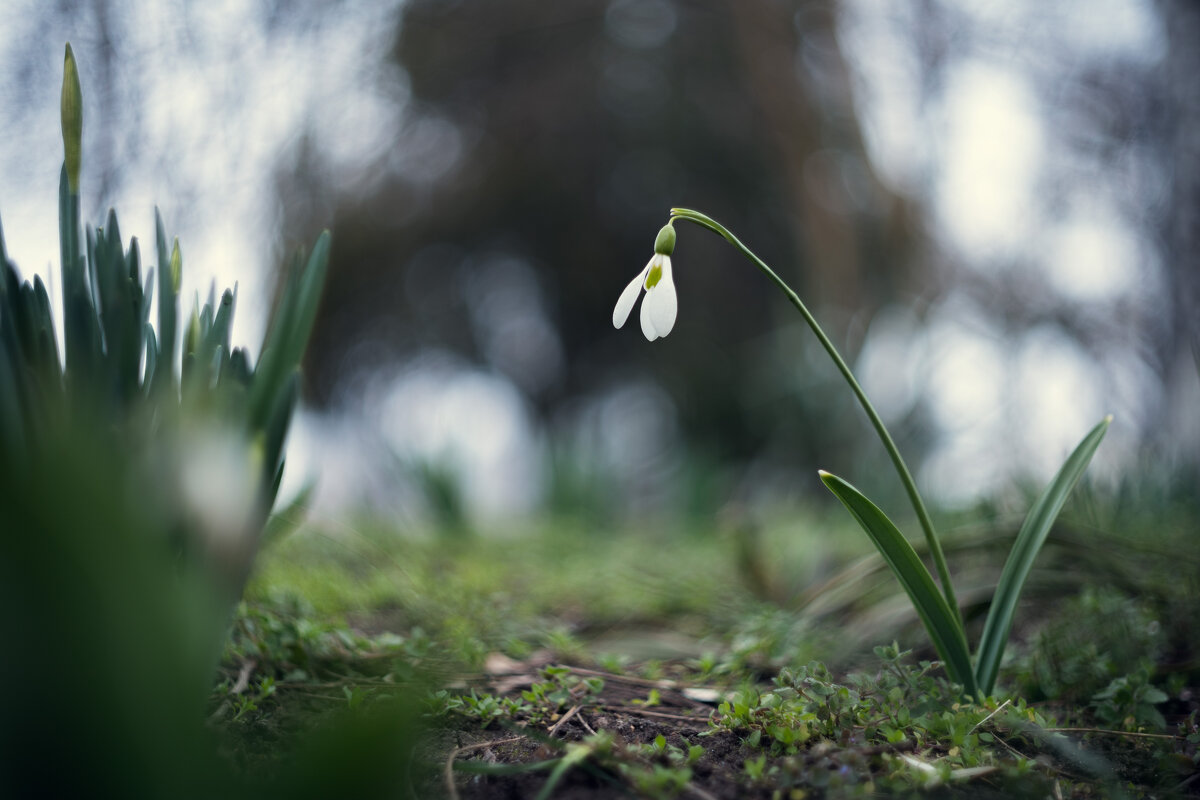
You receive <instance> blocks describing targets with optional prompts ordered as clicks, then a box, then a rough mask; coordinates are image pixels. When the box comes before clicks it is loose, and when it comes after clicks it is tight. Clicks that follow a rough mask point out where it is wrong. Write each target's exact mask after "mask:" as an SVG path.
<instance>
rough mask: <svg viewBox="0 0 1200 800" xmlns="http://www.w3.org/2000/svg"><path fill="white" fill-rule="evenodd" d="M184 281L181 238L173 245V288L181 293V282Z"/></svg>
mask: <svg viewBox="0 0 1200 800" xmlns="http://www.w3.org/2000/svg"><path fill="white" fill-rule="evenodd" d="M182 281H183V256H182V255H180V253H179V239H178V238H176V239H175V244H174V245H172V247H171V288H172V289H174V290H175V293H176V294H178V293H179V284H180V283H181V282H182Z"/></svg>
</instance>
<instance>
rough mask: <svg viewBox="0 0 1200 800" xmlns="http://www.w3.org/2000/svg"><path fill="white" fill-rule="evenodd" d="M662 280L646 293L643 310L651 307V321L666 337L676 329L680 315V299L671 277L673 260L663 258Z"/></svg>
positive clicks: (657, 331)
mask: <svg viewBox="0 0 1200 800" xmlns="http://www.w3.org/2000/svg"><path fill="white" fill-rule="evenodd" d="M662 271H663V274H662V280H660V281H659V282H658V285H657V286H655V287H654V288H653V289H650V290H648V291H647V292H646V299H645V300H643V301H642V308H645V307H646V306H649V307H650V321H651V322H652V323H653V324H654V330H655V332H656V333H657V334H658V335H659V336H666V335H667V334H668V333H670V332H671V329H672V328H674V327H675V317H676V316H677V315H678V313H679V299H678V298H677V297H676V296H675V280H674V279H673V278H672V277H671V258H670V256H663V257H662Z"/></svg>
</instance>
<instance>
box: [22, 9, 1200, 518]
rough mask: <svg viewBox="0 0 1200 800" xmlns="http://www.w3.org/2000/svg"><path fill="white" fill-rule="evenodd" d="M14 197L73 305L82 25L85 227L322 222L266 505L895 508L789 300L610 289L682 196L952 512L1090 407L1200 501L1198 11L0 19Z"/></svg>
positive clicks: (1004, 478) (252, 237)
mask: <svg viewBox="0 0 1200 800" xmlns="http://www.w3.org/2000/svg"><path fill="white" fill-rule="evenodd" d="M0 32H2V33H0V109H3V110H4V112H3V114H2V115H0V215H2V218H3V221H4V233H5V238H6V240H7V244H8V251H9V254H10V257H11V258H13V259H14V260H15V261H16V263H17V264H18V265H19V267H20V268H21V270H22V273H23V275H24V276H25V277H29V276H31V274H32V273H33V272H40V273H41V274H42V275H43V278H44V279H46V280H47V281H48V283H49V285H50V286H51V289H52V293H56V292H57V291H58V288H59V287H58V286H57V282H56V280H55V277H54V272H55V271H56V270H57V265H58V252H57V223H56V213H55V212H56V207H55V203H54V194H53V187H54V186H55V185H56V180H57V173H58V170H59V166H60V163H61V142H60V140H59V138H58V130H59V128H58V103H57V98H58V92H59V87H60V81H61V68H62V63H61V60H62V46H63V42H65V41H68V40H69V41H70V42H71V43H72V46H73V48H74V51H75V53H76V56H77V59H78V61H79V64H80V71H81V74H82V76H83V81H84V86H83V90H84V92H83V93H84V98H85V108H84V113H85V125H84V130H85V139H84V164H83V197H82V203H83V215H84V217H85V219H88V220H92V221H97V220H100V219H102V214H103V213H104V212H105V211H106V209H107V208H108V207H109V206H113V207H116V208H117V209H118V210H119V211H120V213H121V219H122V221H123V222H124V224H125V230H126V233H130V232H132V233H134V234H136V235H138V236H139V238H140V239H142V240H143V241H146V240H149V239H150V238H151V235H152V232H153V209H154V205H155V204H156V203H157V204H159V206H160V207H161V211H162V213H163V216H164V219H165V221H166V226H167V229H168V232H169V233H174V234H176V235H178V236H179V237H180V240H181V245H182V248H183V252H184V255H185V258H184V263H185V265H187V266H186V272H185V276H184V286H185V289H186V290H187V291H199V292H200V293H201V294H202V295H203V294H206V293H207V291H208V287H209V284H210V282H211V281H213V280H215V281H216V282H217V284H218V286H219V287H224V286H225V285H231V284H232V283H234V282H235V281H236V282H237V283H238V284H239V287H240V291H239V298H240V299H239V303H240V304H241V306H242V307H241V308H240V309H239V312H238V323H237V327H236V328H235V331H234V339H235V341H237V342H240V343H248V342H254V341H258V340H259V339H260V334H261V331H262V329H263V328H264V327H265V324H266V319H265V315H266V309H267V308H268V307H269V305H270V300H271V297H272V295H273V293H274V291H275V288H274V287H275V286H276V283H277V280H278V276H279V275H280V274H281V270H280V267H281V266H283V264H284V259H283V254H285V253H288V252H291V251H292V250H293V249H294V248H295V247H296V246H297V245H299V244H302V243H304V242H311V241H312V240H313V238H314V236H315V234H316V232H317V231H319V230H320V229H321V228H324V227H330V228H332V230H333V232H334V250H333V255H332V260H331V272H330V282H329V285H328V288H327V293H326V297H325V300H324V303H323V306H322V310H321V314H320V318H319V320H318V323H317V328H316V331H315V334H314V341H313V344H312V347H311V348H310V351H309V354H308V358H307V360H306V381H307V385H306V387H305V410H304V412H303V413H302V414H301V416H300V418H299V420H298V423H297V425H296V428H295V429H294V431H293V435H292V440H291V444H290V451H289V452H290V456H289V468H288V474H287V484H288V488H287V489H285V492H286V491H291V492H293V493H294V492H296V491H298V490H299V488H300V487H302V486H304V485H306V484H308V483H311V482H314V481H316V488H315V491H314V494H313V495H312V503H313V506H314V512H315V513H324V514H330V515H333V514H337V513H341V512H342V511H344V510H346V509H363V508H366V509H370V510H372V511H374V512H376V513H383V514H388V515H391V516H394V517H396V518H397V519H401V520H405V519H412V520H414V521H422V520H430V519H432V520H434V521H439V522H442V523H446V524H455V525H458V524H464V523H465V524H478V523H484V522H485V521H487V520H489V519H494V518H498V517H507V516H512V515H525V514H536V513H544V512H554V513H569V514H577V515H581V516H585V517H588V518H592V519H597V520H613V519H621V518H628V517H631V516H650V517H656V516H659V515H674V514H688V515H711V514H713V513H716V512H718V511H719V510H720V509H721V508H722V507H724V506H726V505H728V504H730V503H737V504H739V505H742V506H747V507H751V508H755V507H768V506H778V505H779V504H784V505H786V504H789V503H801V502H808V501H809V498H817V497H820V498H821V500H820V502H832V500H826V499H825V498H824V497H821V494H820V492H819V489H820V486H819V482H818V481H817V480H816V476H815V472H816V469H817V468H818V467H820V468H824V469H828V470H830V471H834V472H837V473H839V474H844V475H846V476H847V477H848V478H850V479H851V480H853V481H854V482H855V483H856V484H858V485H860V486H861V487H862V488H863V489H864V491H866V492H867V493H868V494H871V495H872V496H876V495H878V494H883V495H886V493H888V492H898V487H897V486H896V485H895V484H894V479H893V478H892V477H891V476H890V470H889V469H888V468H887V466H886V461H885V458H884V455H883V453H882V451H881V450H880V449H879V446H878V443H877V441H876V440H875V439H874V437H873V435H872V433H871V432H870V429H869V427H868V426H867V424H866V422H865V419H864V418H863V417H862V414H861V412H860V410H859V409H858V408H857V407H856V406H855V405H854V404H853V402H852V398H851V397H850V395H849V393H848V392H847V391H846V389H845V387H844V385H842V383H841V379H840V377H839V376H838V375H837V374H836V373H835V371H834V370H833V367H832V365H830V364H829V363H828V362H827V360H826V358H825V357H824V355H823V354H822V353H821V352H819V350H818V348H817V346H816V342H815V341H814V340H813V339H812V336H811V334H810V333H809V332H808V331H807V329H806V328H805V327H804V326H803V323H802V322H801V320H800V319H799V317H798V316H796V315H795V313H794V310H793V309H791V307H790V306H789V305H788V304H787V302H786V300H785V299H784V298H783V297H781V296H779V295H778V294H777V292H775V291H773V290H772V289H771V287H770V286H769V285H768V284H767V282H766V281H765V280H763V279H762V277H761V276H760V275H758V274H757V272H756V271H755V270H754V269H753V268H752V267H751V266H750V265H749V264H748V263H746V262H744V261H743V260H741V259H740V257H739V256H738V255H737V254H736V253H735V252H734V251H733V250H732V249H730V248H729V247H727V246H725V245H724V244H723V243H722V242H721V241H720V240H718V239H717V238H715V237H713V236H712V235H711V234H709V233H707V232H705V231H703V230H701V229H699V228H695V227H688V226H684V225H681V226H680V227H679V243H678V246H677V249H676V253H675V265H676V269H675V273H676V283H677V287H678V291H679V303H680V313H679V321H678V323H677V325H676V328H675V330H674V332H673V333H672V334H671V336H669V337H668V338H666V339H665V340H660V341H656V342H654V343H652V344H651V343H647V342H646V341H645V340H644V339H643V338H642V337H641V334H640V333H639V332H638V331H637V327H636V325H633V326H629V327H627V328H626V329H624V330H621V331H615V330H613V329H612V326H611V311H612V305H613V303H614V302H615V301H616V298H617V295H618V294H619V293H620V291H621V289H622V288H623V287H624V286H625V284H626V283H627V282H628V281H629V280H630V279H631V278H632V277H633V275H634V274H636V272H637V271H638V270H640V269H641V267H642V266H643V265H644V264H645V262H646V260H647V259H648V258H649V256H650V254H651V248H652V245H653V242H654V236H655V234H656V232H657V230H658V228H659V227H660V226H661V225H662V224H663V223H664V222H665V220H666V218H667V212H668V209H669V208H670V207H672V206H686V207H691V208H695V209H698V210H701V211H703V212H705V213H708V214H709V215H711V216H713V217H715V218H716V219H718V220H720V221H722V222H723V223H724V224H726V225H727V226H728V227H729V228H731V229H732V230H733V231H734V232H735V233H737V234H738V235H739V237H740V238H742V240H743V241H745V242H746V243H747V244H749V246H750V247H751V248H752V249H754V250H755V251H756V252H758V253H759V254H760V255H761V256H762V257H763V258H764V259H765V260H766V261H767V262H768V263H770V264H772V265H773V266H774V267H775V268H776V269H777V271H778V272H780V273H781V274H782V275H783V277H784V278H785V279H786V280H788V281H789V282H790V283H792V285H793V286H795V287H796V288H797V290H798V291H799V292H800V294H801V295H802V296H803V297H804V298H805V300H806V301H807V302H808V303H809V304H810V305H811V306H812V307H813V308H814V309H815V311H816V313H817V316H818V317H819V318H820V319H821V320H822V322H823V324H824V325H825V326H826V327H827V329H828V330H829V331H830V333H831V334H832V335H833V337H834V339H835V341H837V342H838V344H839V347H841V348H842V350H843V352H844V353H845V354H846V355H847V356H848V358H849V359H850V360H851V362H852V363H853V364H854V366H855V369H856V371H857V372H858V373H859V375H860V377H861V379H862V382H863V383H864V385H865V387H866V389H867V391H868V393H869V394H870V395H871V396H872V397H873V398H874V399H875V401H876V403H877V404H878V406H879V410H880V412H881V413H882V415H883V416H884V418H885V419H886V420H887V421H888V423H889V425H891V426H892V427H893V432H894V433H895V434H896V435H897V438H898V439H899V440H900V446H901V449H902V450H903V451H904V452H905V453H906V454H908V457H909V459H910V461H911V462H912V463H913V465H914V466H915V467H916V468H917V470H918V479H919V481H920V483H921V484H922V486H923V487H924V488H925V489H927V490H928V492H929V493H930V495H931V497H932V498H933V499H934V501H935V502H939V503H941V504H943V505H944V506H947V507H955V506H963V505H965V504H969V503H973V502H976V501H979V500H988V501H990V502H1004V498H1005V497H1007V496H1009V495H1011V494H1013V493H1014V492H1017V491H1018V490H1019V489H1020V488H1021V487H1022V486H1023V485H1025V483H1026V482H1028V481H1039V482H1040V481H1042V480H1045V479H1046V478H1047V477H1048V476H1049V475H1050V474H1052V472H1053V471H1054V470H1055V469H1056V468H1057V466H1058V464H1059V463H1060V462H1061V459H1062V458H1063V457H1064V456H1065V454H1066V453H1067V452H1068V450H1069V449H1070V447H1071V446H1073V445H1074V443H1075V442H1076V441H1078V439H1079V438H1080V437H1081V436H1082V435H1083V433H1084V432H1085V431H1086V430H1088V429H1089V428H1090V427H1091V426H1092V425H1093V424H1095V422H1096V421H1097V420H1099V419H1100V418H1101V417H1102V416H1103V415H1104V414H1106V413H1113V414H1114V415H1115V416H1116V423H1115V424H1114V426H1113V428H1112V431H1111V433H1110V435H1109V438H1108V440H1107V441H1106V442H1105V445H1104V447H1103V448H1101V451H1100V453H1099V454H1098V456H1097V461H1096V463H1095V464H1094V466H1093V468H1092V472H1091V476H1092V479H1093V480H1095V481H1098V482H1101V483H1105V484H1107V485H1110V486H1115V487H1119V488H1123V489H1127V488H1128V487H1129V486H1130V485H1131V482H1132V483H1136V481H1134V480H1133V479H1134V478H1135V477H1136V478H1137V479H1138V480H1141V479H1143V478H1145V477H1147V476H1149V477H1150V478H1152V479H1153V480H1155V481H1157V485H1158V486H1159V487H1160V488H1161V487H1164V486H1165V487H1167V489H1168V490H1169V491H1178V492H1183V493H1185V494H1187V495H1194V493H1195V491H1196V490H1197V489H1198V488H1200V480H1198V479H1197V475H1198V474H1200V473H1198V463H1200V458H1198V456H1200V379H1198V377H1197V372H1198V368H1197V360H1196V352H1197V349H1196V348H1197V342H1200V317H1198V311H1200V264H1198V260H1200V255H1198V254H1200V133H1198V131H1200V81H1198V80H1197V79H1196V76H1197V75H1200V48H1198V47H1197V45H1196V42H1200V6H1198V5H1197V4H1195V3H1193V2H1191V0H1158V1H1157V2H1151V1H1150V0H1090V1H1089V2H1072V3H1061V4H1053V5H1052V6H1051V5H1048V4H1045V3H1041V2H1037V1H1036V0H1021V1H1020V2H987V1H986V0H972V2H948V0H910V1H907V2H905V1H902V0H839V1H838V2H799V1H798V0H796V1H793V2H783V1H782V0H739V1H738V2H735V1H734V0H574V1H573V2H569V3H565V2H559V3H545V2H541V3H539V2H533V0H504V2H484V1H483V0H459V1H457V2H455V1H453V0H408V2H395V1H393V2H366V1H365V0H363V1H362V2H353V1H350V0H347V1H345V2H338V1H337V0H301V1H300V2H292V3H282V2H267V1H261V2H252V1H250V0H245V1H243V2H234V1H230V2H218V1H214V2H205V3H188V2H150V1H149V0H126V1H125V2H120V1H119V0H93V1H92V2H89V3H82V4H80V3H72V2H66V1H65V0H63V1H62V2H43V1H42V0H8V2H5V3H4V4H3V7H2V8H0Z"/></svg>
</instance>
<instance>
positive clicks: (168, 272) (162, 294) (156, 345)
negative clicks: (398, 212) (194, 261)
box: [0, 44, 329, 583]
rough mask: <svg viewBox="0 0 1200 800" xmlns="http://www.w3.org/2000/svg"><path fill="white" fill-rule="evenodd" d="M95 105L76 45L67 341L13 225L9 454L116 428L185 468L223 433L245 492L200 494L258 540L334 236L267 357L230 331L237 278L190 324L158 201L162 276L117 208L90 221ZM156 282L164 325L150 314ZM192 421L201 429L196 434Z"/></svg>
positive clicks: (241, 569) (174, 249)
mask: <svg viewBox="0 0 1200 800" xmlns="http://www.w3.org/2000/svg"><path fill="white" fill-rule="evenodd" d="M82 108H83V102H82V94H81V89H80V83H79V73H78V70H77V67H76V63H75V57H74V55H73V53H72V51H71V46H70V45H69V44H68V45H67V48H66V55H65V59H64V66H63V86H62V111H61V113H62V136H63V148H64V155H65V157H64V163H63V167H62V172H61V178H60V181H59V205H58V208H59V244H60V249H61V258H62V264H61V269H62V273H61V274H62V282H61V290H62V300H63V308H62V317H61V320H62V334H63V335H62V340H61V341H62V342H63V352H62V354H61V357H60V353H59V341H60V340H59V336H58V333H57V332H56V329H55V321H54V315H53V313H52V311H51V304H50V297H49V294H48V292H47V290H46V286H45V284H44V283H43V282H42V279H41V277H40V276H36V277H35V278H34V280H33V282H32V283H31V282H29V281H27V280H26V281H21V280H20V279H19V277H18V275H17V272H16V269H15V268H14V267H13V266H12V264H11V263H10V262H9V259H8V254H7V252H6V250H5V246H4V238H3V233H2V232H0V459H4V460H5V462H7V463H5V464H4V466H7V467H11V468H13V469H16V470H20V468H21V465H22V464H23V463H25V462H26V461H27V460H28V459H29V458H30V457H31V456H32V455H34V454H36V453H37V452H38V451H39V449H40V448H43V447H44V446H45V443H46V442H47V440H48V439H49V438H51V437H54V436H56V435H62V433H63V432H64V431H66V430H68V429H69V430H75V429H81V428H87V429H88V430H89V431H98V432H101V435H108V436H111V437H112V441H111V442H109V443H108V444H109V445H110V446H111V447H112V449H113V452H120V453H122V454H134V456H135V458H136V456H137V455H138V454H139V453H141V454H142V455H144V456H145V457H146V460H147V461H149V462H152V463H151V469H152V470H153V469H156V468H159V467H163V466H167V465H171V464H174V465H179V462H181V461H182V462H183V465H182V466H183V467H184V468H185V471H186V467H187V462H188V461H189V459H190V460H193V461H196V460H199V456H198V455H197V454H196V453H194V452H189V446H191V445H195V448H193V449H200V448H201V447H209V446H211V445H212V439H213V436H212V435H210V434H213V433H216V434H217V438H220V439H222V440H224V441H227V442H230V443H231V447H230V448H227V449H232V450H234V451H235V452H236V453H238V454H239V455H237V456H235V458H234V460H235V461H237V462H238V463H239V464H241V465H242V466H243V467H244V470H243V471H242V473H240V474H239V475H238V476H237V477H238V478H244V479H245V480H243V481H240V483H241V484H242V485H243V486H242V488H243V493H244V497H242V498H235V497H230V496H224V497H221V496H217V497H205V496H204V494H203V492H201V493H200V494H201V499H203V500H207V501H209V503H208V504H209V505H210V506H226V508H216V509H211V510H213V511H215V513H216V516H217V517H218V518H221V517H222V514H225V512H226V511H227V510H228V507H229V506H234V507H237V510H238V511H239V512H240V513H239V514H238V515H237V516H236V518H235V519H234V520H233V524H234V527H236V528H237V530H235V531H223V532H229V533H234V534H236V537H235V538H240V539H247V538H249V539H253V537H255V536H256V535H257V534H258V532H259V531H260V530H261V529H262V527H263V525H264V523H265V522H266V519H267V516H268V514H269V513H270V510H271V507H272V505H273V503H274V500H275V497H276V494H277V493H278V490H279V484H280V481H281V478H282V475H283V462H284V458H283V445H284V439H285V436H286V433H287V429H288V425H289V422H290V420H291V417H292V413H293V410H294V407H295V404H296V401H297V396H298V389H299V363H300V358H301V356H302V355H303V353H304V348H305V346H306V344H307V342H308V338H309V334H310V332H311V330H312V327H313V322H314V319H315V316H316V311H317V305H318V301H319V300H320V294H321V289H322V286H323V284H324V280H325V273H326V265H327V262H328V257H329V234H328V232H325V233H323V234H322V235H321V236H320V237H319V238H318V239H317V242H316V245H315V246H314V248H313V250H312V254H311V255H310V256H309V257H308V258H307V259H306V260H305V259H303V258H298V259H297V261H296V263H295V265H294V268H293V270H292V272H291V274H290V276H289V280H288V282H287V285H286V287H285V288H284V291H283V292H282V294H281V297H280V300H279V303H278V305H277V306H276V308H275V312H274V315H273V319H272V322H271V324H270V326H269V328H268V331H267V334H266V338H265V340H264V342H263V343H262V348H261V351H260V357H259V359H258V363H257V364H254V363H253V362H252V361H251V357H250V355H249V353H248V352H247V351H246V350H245V349H244V348H240V347H234V346H232V345H231V342H230V338H231V329H232V326H233V315H234V309H235V307H236V304H237V292H236V287H235V289H234V290H233V291H230V290H226V291H224V292H223V293H222V294H221V296H220V299H219V300H218V299H217V297H216V292H215V286H214V289H213V291H212V292H211V293H210V295H209V298H208V301H207V302H206V303H204V305H203V306H201V304H200V299H199V296H198V295H197V297H196V300H195V303H194V306H193V309H192V312H191V315H190V317H188V318H187V319H186V323H185V324H184V325H183V326H182V330H181V325H180V297H179V295H180V281H181V274H182V269H183V264H182V257H181V254H180V249H179V242H178V240H174V241H172V242H171V243H168V239H167V236H166V234H165V232H164V228H163V221H162V217H161V216H159V215H158V214H157V212H156V230H155V233H156V236H155V255H156V256H157V262H158V266H157V274H155V269H154V268H153V267H148V266H147V267H144V265H143V257H142V253H141V249H140V246H139V244H138V241H137V239H136V238H135V239H132V240H130V242H129V244H128V246H126V245H124V244H123V242H122V238H121V230H120V228H119V226H118V224H117V215H116V213H115V212H113V211H110V212H109V213H108V217H107V219H106V220H105V222H104V224H103V225H102V226H99V227H95V228H93V227H92V226H91V225H87V226H85V227H81V223H80V171H81V164H82V136H83V111H82ZM143 269H145V278H144V279H143ZM156 289H157V292H158V298H157V300H158V302H157V327H156V326H155V325H153V324H152V323H151V319H150V316H151V303H152V299H153V296H154V293H155V290H156ZM200 421H203V422H200ZM193 425H194V426H195V427H197V428H199V429H200V431H199V432H198V433H197V434H196V435H194V436H192V437H191V439H189V437H188V434H187V430H188V426H193ZM180 442H182V443H181V444H180ZM177 444H179V445H180V449H181V450H182V451H183V452H181V453H179V455H178V458H175V459H174V460H169V459H170V457H169V456H168V455H166V454H164V453H163V451H164V450H165V449H166V448H167V447H168V446H175V445H177ZM160 462H165V463H160ZM215 468H216V469H217V470H220V468H221V464H217V465H215ZM161 474H162V473H161V472H160V475H161ZM203 478H204V476H200V477H199V478H197V480H201V481H202V480H203ZM185 480H186V479H185ZM159 488H160V489H162V490H163V492H164V493H165V492H168V491H171V488H170V487H159ZM219 494H220V493H219V492H218V495H219ZM238 499H242V500H243V502H241V503H240V505H239V503H238ZM201 516H203V510H201ZM184 524H185V527H186V521H185V523H184ZM253 551H254V548H253V546H250V547H242V548H241V550H240V552H239V554H238V558H237V561H238V562H239V563H238V564H237V565H236V566H235V572H237V573H238V574H239V577H244V573H245V572H247V571H248V566H249V565H248V563H246V562H247V560H248V559H249V558H252V557H253ZM237 582H238V581H237V580H235V583H237Z"/></svg>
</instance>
